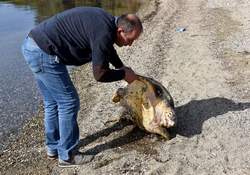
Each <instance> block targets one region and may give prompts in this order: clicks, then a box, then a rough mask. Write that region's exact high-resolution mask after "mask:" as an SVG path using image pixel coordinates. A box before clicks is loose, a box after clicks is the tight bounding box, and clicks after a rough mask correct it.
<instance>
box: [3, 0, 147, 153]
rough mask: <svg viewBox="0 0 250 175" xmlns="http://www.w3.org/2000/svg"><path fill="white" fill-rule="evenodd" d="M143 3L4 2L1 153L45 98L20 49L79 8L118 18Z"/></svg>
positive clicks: (77, 0)
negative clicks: (41, 27) (47, 23)
mask: <svg viewBox="0 0 250 175" xmlns="http://www.w3.org/2000/svg"><path fill="white" fill-rule="evenodd" d="M142 1H143V0H95V1H94V0H92V1H91V0H75V1H74V0H16V1H1V0H0V63H1V64H0V116H1V118H0V150H1V148H3V146H4V143H5V141H6V140H8V137H9V135H10V134H15V133H16V132H17V131H18V129H19V128H20V127H21V126H22V125H23V123H24V121H25V120H26V119H29V118H30V117H32V115H33V114H34V113H35V112H36V110H37V106H38V104H39V103H40V102H41V97H40V95H39V93H38V91H37V89H36V84H35V82H34V80H33V77H32V74H31V72H30V70H29V69H28V67H27V65H26V64H25V62H24V59H23V57H22V55H21V51H20V47H21V43H22V41H23V39H24V37H25V35H26V34H27V33H28V32H29V30H30V29H31V28H32V27H34V26H35V25H36V24H38V23H39V22H41V21H42V20H44V19H46V18H48V17H50V16H52V15H54V14H56V13H58V12H61V11H63V10H65V9H69V8H73V7H76V6H97V7H101V8H104V9H105V10H107V11H109V12H110V13H112V14H114V15H120V14H122V13H125V12H136V11H137V9H138V8H139V6H140V4H141V3H142Z"/></svg>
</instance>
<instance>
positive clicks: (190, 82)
mask: <svg viewBox="0 0 250 175" xmlns="http://www.w3.org/2000/svg"><path fill="white" fill-rule="evenodd" d="M138 15H139V16H140V17H141V19H142V21H143V27H144V32H143V34H142V35H141V37H140V38H139V39H138V40H137V41H136V42H135V43H134V44H133V46H132V47H125V48H117V51H118V53H119V55H120V57H121V59H122V60H123V61H124V63H125V64H127V65H128V66H130V67H132V68H133V69H134V70H135V71H136V72H137V73H138V74H141V75H144V76H150V77H152V78H154V79H156V80H158V81H160V82H161V83H162V84H163V85H164V86H165V87H166V88H167V89H168V90H169V92H170V93H171V95H172V96H173V98H174V101H175V105H176V113H177V116H178V124H177V127H176V128H175V129H173V130H172V131H171V134H172V136H173V138H172V139H171V140H169V141H165V140H163V139H162V138H160V137H159V136H156V135H154V134H148V133H145V132H144V131H141V130H140V129H138V128H136V127H135V126H134V125H133V124H132V123H131V122H128V121H126V120H122V119H121V118H122V109H121V107H119V106H118V105H115V104H113V103H112V102H111V97H112V94H113V93H114V91H115V90H116V89H117V88H119V87H123V86H125V85H126V83H125V82H115V83H106V84H105V83H98V82H96V81H95V80H94V78H93V75H92V70H91V65H84V66H81V67H79V68H77V69H76V70H75V71H74V72H73V73H72V79H73V80H74V82H75V86H76V88H77V89H78V92H79V96H80V99H81V109H80V112H79V117H78V121H79V126H80V132H81V140H80V144H79V149H80V151H82V152H84V153H86V154H92V155H95V157H94V159H93V160H92V161H91V162H89V163H87V164H85V165H82V166H80V167H77V168H68V169H62V168H59V167H58V166H57V161H51V160H47V159H46V153H45V148H44V138H43V112H42V108H40V112H39V114H38V116H35V117H34V118H33V119H32V120H31V121H30V122H29V123H27V124H26V125H25V127H24V129H23V131H22V133H20V135H19V137H18V139H17V140H13V141H12V142H11V143H10V145H9V146H8V147H7V149H5V150H4V151H3V152H1V153H0V162H1V168H0V174H10V175H13V174H55V175H56V174H65V175H66V174H70V175H73V174H83V175H84V174H95V175H103V174H105V175H106V174H108V175H117V174H129V175H130V174H133V175H137V174H138V175H139V174H140V175H141V174H145V175H156V174H160V175H161V174H164V175H165V174H167V175H249V174H250V118H249V116H250V81H249V80H250V78H249V77H250V44H249V41H250V1H248V0H196V1H192V0H151V1H150V3H149V4H147V5H145V6H143V7H142V9H140V10H139V12H138Z"/></svg>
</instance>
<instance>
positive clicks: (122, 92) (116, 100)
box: [112, 88, 125, 103]
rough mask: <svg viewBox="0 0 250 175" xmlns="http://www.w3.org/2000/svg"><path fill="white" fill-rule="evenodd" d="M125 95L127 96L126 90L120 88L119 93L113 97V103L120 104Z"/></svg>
mask: <svg viewBox="0 0 250 175" xmlns="http://www.w3.org/2000/svg"><path fill="white" fill-rule="evenodd" d="M124 95H125V89H124V88H119V89H117V91H116V92H115V94H114V95H113V97H112V101H113V102H114V103H118V102H120V101H121V99H122V98H123V97H124Z"/></svg>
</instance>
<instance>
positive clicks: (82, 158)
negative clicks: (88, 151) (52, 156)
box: [58, 153, 94, 168]
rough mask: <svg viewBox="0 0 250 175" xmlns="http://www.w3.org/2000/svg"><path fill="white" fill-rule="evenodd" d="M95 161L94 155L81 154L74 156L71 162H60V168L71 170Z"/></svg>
mask: <svg viewBox="0 0 250 175" xmlns="http://www.w3.org/2000/svg"><path fill="white" fill-rule="evenodd" d="M93 159H94V156H93V155H84V154H81V153H78V154H75V155H73V156H72V158H71V159H70V160H61V159H59V160H58V166H59V167H61V168H70V167H75V166H79V165H83V164H85V163H89V162H91V161H92V160H93Z"/></svg>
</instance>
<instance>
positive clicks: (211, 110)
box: [79, 97, 250, 155]
mask: <svg viewBox="0 0 250 175" xmlns="http://www.w3.org/2000/svg"><path fill="white" fill-rule="evenodd" d="M247 108H250V103H235V102H234V101H232V100H230V99H226V98H220V97H215V98H211V99H205V100H193V101H190V102H189V103H187V104H185V105H182V106H179V107H177V108H176V114H177V117H178V124H177V127H176V128H173V129H170V130H169V131H170V134H171V135H172V136H173V137H174V136H175V135H176V134H179V135H182V136H185V137H192V136H194V135H197V134H200V133H201V132H202V125H203V122H205V121H206V120H208V119H209V118H211V117H217V116H218V115H222V114H225V113H227V112H229V111H241V110H244V109H247ZM132 124H133V123H132V122H130V121H128V120H124V119H121V120H120V121H119V122H117V123H115V124H114V125H113V126H111V127H109V128H106V129H104V130H101V131H98V132H96V133H95V134H92V135H90V136H87V137H86V138H84V139H82V140H80V143H79V147H84V146H86V145H88V144H90V143H91V142H94V141H95V140H97V139H98V138H100V137H103V136H108V135H109V134H111V133H112V132H115V131H119V130H122V129H123V128H125V127H126V126H128V125H132ZM145 135H147V133H146V132H144V131H141V130H140V129H138V128H137V127H135V128H134V129H133V130H130V131H129V132H128V133H127V134H126V135H123V136H121V137H119V138H116V139H114V140H112V141H110V142H107V143H104V144H100V145H97V146H95V147H94V148H91V149H89V150H87V151H86V152H85V153H84V154H92V155H96V154H98V153H99V152H102V151H105V150H107V149H112V148H117V147H120V146H123V145H126V144H129V143H132V142H136V141H138V140H141V139H142V138H143V137H144V136H145Z"/></svg>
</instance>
